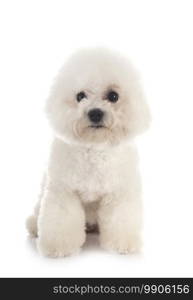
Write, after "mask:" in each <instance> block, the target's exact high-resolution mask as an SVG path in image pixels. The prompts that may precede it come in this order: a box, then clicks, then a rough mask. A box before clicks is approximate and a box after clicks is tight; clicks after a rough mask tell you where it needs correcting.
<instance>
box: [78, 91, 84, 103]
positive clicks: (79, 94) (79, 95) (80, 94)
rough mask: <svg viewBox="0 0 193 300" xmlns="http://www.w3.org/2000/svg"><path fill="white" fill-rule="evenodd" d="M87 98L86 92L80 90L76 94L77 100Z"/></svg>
mask: <svg viewBox="0 0 193 300" xmlns="http://www.w3.org/2000/svg"><path fill="white" fill-rule="evenodd" d="M84 98H86V94H85V93H84V92H80V93H78V94H77V95H76V100H77V101H78V102H80V101H81V100H82V99H84Z"/></svg>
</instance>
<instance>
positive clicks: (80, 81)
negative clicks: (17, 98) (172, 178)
mask: <svg viewBox="0 0 193 300" xmlns="http://www.w3.org/2000/svg"><path fill="white" fill-rule="evenodd" d="M46 111H47V115H48V118H49V120H50V122H51V124H52V127H53V128H54V131H55V133H56V134H57V136H59V137H60V138H61V139H63V140H65V141H67V142H70V143H74V142H75V143H86V144H93V143H94V144H99V143H104V144H117V143H120V142H121V141H124V140H126V139H129V138H131V137H133V136H135V135H137V134H138V133H141V132H142V131H144V129H146V127H147V126H148V124H149V119H150V117H149V111H148V107H147V105H146V102H145V100H144V96H143V93H142V90H141V87H140V84H139V79H138V77H137V74H136V71H135V70H134V69H133V67H132V66H131V64H130V63H129V62H128V61H127V60H126V59H125V58H123V57H122V56H120V55H118V54H117V53H112V52H111V51H109V50H104V49H91V50H82V51H79V52H78V53H76V54H74V55H72V57H71V58H70V59H69V61H68V62H67V63H66V64H65V65H64V66H63V68H62V69H61V71H60V72H59V74H58V76H57V77H56V80H55V83H54V86H53V88H52V90H51V94H50V97H49V99H48V101H47V106H46Z"/></svg>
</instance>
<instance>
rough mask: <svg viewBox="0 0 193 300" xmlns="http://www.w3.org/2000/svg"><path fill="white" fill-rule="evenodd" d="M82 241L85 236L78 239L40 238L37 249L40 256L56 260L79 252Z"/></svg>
mask: <svg viewBox="0 0 193 300" xmlns="http://www.w3.org/2000/svg"><path fill="white" fill-rule="evenodd" d="M84 241H85V235H83V234H82V235H81V236H80V237H78V238H72V237H69V238H68V239H63V238H59V239H57V238H50V237H46V238H45V237H44V238H43V237H40V238H39V239H38V241H37V247H38V250H39V252H40V253H41V254H42V255H44V256H48V257H53V258H57V257H64V256H68V255H71V254H74V253H77V252H79V250H80V248H81V246H82V245H83V243H84Z"/></svg>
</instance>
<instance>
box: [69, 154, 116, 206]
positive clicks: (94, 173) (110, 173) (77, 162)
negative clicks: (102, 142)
mask: <svg viewBox="0 0 193 300" xmlns="http://www.w3.org/2000/svg"><path fill="white" fill-rule="evenodd" d="M65 169H66V170H69V172H68V174H66V175H67V176H65V178H64V180H65V182H66V184H68V186H69V187H71V188H72V189H73V190H74V191H76V192H78V193H79V195H80V197H81V198H82V200H83V201H96V200H98V198H100V197H101V196H103V195H104V194H106V193H109V192H112V189H113V188H115V187H116V182H117V174H118V173H119V170H118V164H117V158H116V156H115V155H114V156H113V155H112V154H111V153H110V152H108V151H100V150H93V149H86V150H82V149H81V150H78V151H76V152H75V153H72V152H71V153H70V155H69V157H68V159H67V161H66V163H65Z"/></svg>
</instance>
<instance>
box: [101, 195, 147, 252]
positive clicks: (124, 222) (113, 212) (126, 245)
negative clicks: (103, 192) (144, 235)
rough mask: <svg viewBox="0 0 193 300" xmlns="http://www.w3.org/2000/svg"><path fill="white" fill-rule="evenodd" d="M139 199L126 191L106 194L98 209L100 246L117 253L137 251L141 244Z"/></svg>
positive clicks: (140, 208)
mask: <svg viewBox="0 0 193 300" xmlns="http://www.w3.org/2000/svg"><path fill="white" fill-rule="evenodd" d="M141 220H142V207H141V201H140V200H139V199H138V198H137V197H131V195H128V194H127V192H126V193H123V192H121V193H117V194H113V195H108V196H106V197H105V198H104V199H102V201H101V204H100V208H99V211H98V223H99V230H100V243H101V246H102V247H103V248H105V249H107V250H114V251H117V252H119V253H123V254H124V253H125V254H126V253H129V252H138V251H139V250H140V246H141V237H140V231H141V223H142V222H141Z"/></svg>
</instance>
